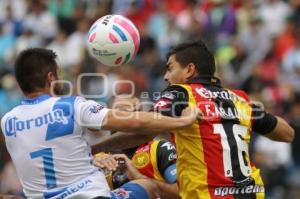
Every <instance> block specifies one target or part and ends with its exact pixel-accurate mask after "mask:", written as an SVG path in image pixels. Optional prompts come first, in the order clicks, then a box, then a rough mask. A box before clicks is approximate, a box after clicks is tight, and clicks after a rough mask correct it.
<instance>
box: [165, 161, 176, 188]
mask: <svg viewBox="0 0 300 199" xmlns="http://www.w3.org/2000/svg"><path fill="white" fill-rule="evenodd" d="M164 178H165V180H166V182H167V183H170V184H172V183H175V182H176V181H177V176H176V164H172V165H171V166H169V167H168V168H166V170H165V172H164Z"/></svg>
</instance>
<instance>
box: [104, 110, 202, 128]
mask: <svg viewBox="0 0 300 199" xmlns="http://www.w3.org/2000/svg"><path fill="white" fill-rule="evenodd" d="M198 114H199V111H198V110H197V109H195V108H191V107H187V108H185V109H184V110H183V111H182V114H181V117H178V118H172V117H167V116H163V115H162V114H160V113H156V112H125V111H117V110H109V111H108V113H107V114H106V117H105V118H104V120H103V123H102V126H101V128H102V129H106V130H115V131H124V132H132V131H134V132H138V133H146V134H147V133H149V132H169V131H171V130H176V129H182V128H185V127H188V126H190V125H192V124H193V123H194V121H195V120H196V119H197V117H198Z"/></svg>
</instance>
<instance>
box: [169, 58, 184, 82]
mask: <svg viewBox="0 0 300 199" xmlns="http://www.w3.org/2000/svg"><path fill="white" fill-rule="evenodd" d="M166 67H167V70H166V73H165V75H164V79H165V81H167V82H168V83H169V84H170V85H172V84H183V83H185V82H186V80H187V75H188V74H187V72H188V71H187V67H182V66H181V65H180V64H179V63H178V62H177V61H176V58H175V55H171V56H170V57H169V59H168V62H167V66H166Z"/></svg>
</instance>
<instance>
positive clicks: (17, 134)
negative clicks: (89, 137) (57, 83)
mask: <svg viewBox="0 0 300 199" xmlns="http://www.w3.org/2000/svg"><path fill="white" fill-rule="evenodd" d="M107 112H108V109H106V108H104V107H103V106H101V105H100V104H98V103H96V102H94V101H87V100H85V99H83V98H81V97H74V96H71V97H65V98H61V97H50V96H49V95H41V96H39V97H36V98H34V99H26V100H23V101H22V104H21V105H19V106H17V107H15V108H14V109H13V110H11V111H10V112H8V113H7V114H6V115H5V116H4V117H3V118H2V120H1V128H2V132H3V134H4V136H5V141H6V146H7V149H8V152H9V153H10V155H11V157H12V160H13V162H14V164H15V166H16V169H17V173H18V176H19V178H20V181H21V184H22V186H23V190H24V193H25V195H26V196H27V197H28V198H73V196H74V197H76V198H93V197H97V196H106V197H109V196H110V190H109V187H108V185H107V183H106V180H105V177H104V175H103V174H102V173H101V172H99V171H98V170H97V168H96V167H94V166H93V164H92V155H91V148H90V146H89V145H88V144H87V142H86V140H85V139H84V135H83V134H84V132H85V130H86V129H87V127H90V128H91V127H92V128H98V129H99V128H100V127H101V123H102V121H103V119H104V118H105V116H106V114H107Z"/></svg>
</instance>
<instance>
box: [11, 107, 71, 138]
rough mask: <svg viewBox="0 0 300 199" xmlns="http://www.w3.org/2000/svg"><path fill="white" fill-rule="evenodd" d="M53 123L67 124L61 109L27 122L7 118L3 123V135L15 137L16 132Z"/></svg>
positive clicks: (15, 118)
mask: <svg viewBox="0 0 300 199" xmlns="http://www.w3.org/2000/svg"><path fill="white" fill-rule="evenodd" d="M55 122H58V123H63V124H67V123H68V119H67V118H66V116H64V113H63V110H62V109H56V110H53V111H50V112H49V113H47V114H45V115H42V116H39V117H36V118H32V119H29V120H19V119H18V118H17V117H13V118H8V119H7V120H6V121H5V134H6V136H16V134H17V132H21V131H23V130H29V129H30V128H32V127H41V126H43V125H47V124H53V123H55Z"/></svg>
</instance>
